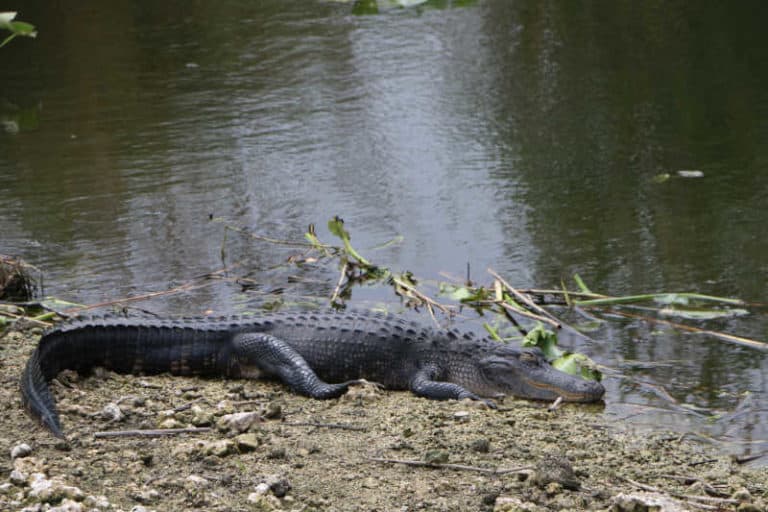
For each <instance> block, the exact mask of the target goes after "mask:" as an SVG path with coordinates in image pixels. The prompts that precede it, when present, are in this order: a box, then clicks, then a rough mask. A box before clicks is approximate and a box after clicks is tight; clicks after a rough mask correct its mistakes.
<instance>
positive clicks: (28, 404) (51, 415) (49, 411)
mask: <svg viewBox="0 0 768 512" xmlns="http://www.w3.org/2000/svg"><path fill="white" fill-rule="evenodd" d="M21 400H22V402H23V404H24V408H25V409H26V410H27V412H28V413H29V414H30V415H31V416H32V417H33V418H35V419H37V420H38V421H39V422H40V424H41V425H43V426H44V427H45V428H47V429H48V430H50V431H51V433H52V434H53V435H55V436H56V437H58V438H61V439H64V432H62V430H61V423H60V422H59V414H58V412H56V404H55V403H54V401H53V396H52V395H51V390H50V389H49V388H48V381H47V380H46V379H45V377H44V376H43V371H42V369H41V367H40V354H39V349H36V350H35V352H34V353H33V354H32V357H30V358H29V361H27V367H26V368H25V369H24V373H22V375H21Z"/></svg>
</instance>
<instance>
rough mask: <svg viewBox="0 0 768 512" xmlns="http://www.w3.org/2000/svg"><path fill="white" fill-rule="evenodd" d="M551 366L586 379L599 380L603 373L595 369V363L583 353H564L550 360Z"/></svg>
mask: <svg viewBox="0 0 768 512" xmlns="http://www.w3.org/2000/svg"><path fill="white" fill-rule="evenodd" d="M552 366H554V367H555V368H557V369H558V370H560V371H561V372H565V373H567V374H569V375H574V376H576V377H581V378H582V379H586V380H594V381H598V382H599V381H600V380H602V378H603V374H602V373H600V370H598V369H597V365H596V364H595V363H594V361H592V360H591V359H590V358H588V357H587V356H585V355H584V354H570V353H567V352H566V353H565V354H564V355H563V356H562V357H559V358H558V359H555V360H554V361H552Z"/></svg>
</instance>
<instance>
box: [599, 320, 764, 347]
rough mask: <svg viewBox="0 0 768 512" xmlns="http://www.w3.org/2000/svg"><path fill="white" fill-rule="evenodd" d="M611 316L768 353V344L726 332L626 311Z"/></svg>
mask: <svg viewBox="0 0 768 512" xmlns="http://www.w3.org/2000/svg"><path fill="white" fill-rule="evenodd" d="M610 314H611V315H619V316H623V317H626V318H635V319H638V320H644V321H646V322H650V323H654V324H664V325H668V326H670V327H673V328H675V329H680V330H681V331H688V332H693V333H696V334H706V335H709V336H714V337H716V338H720V339H721V340H724V341H727V342H730V343H734V344H736V345H742V346H745V347H751V348H754V349H757V350H762V351H768V343H766V342H764V341H758V340H751V339H749V338H742V337H741V336H735V335H733V334H728V333H725V332H718V331H710V330H708V329H699V328H698V327H692V326H690V325H685V324H679V323H677V322H671V321H669V320H663V319H661V318H653V317H649V316H643V315H635V314H634V313H627V312H624V311H611V312H610Z"/></svg>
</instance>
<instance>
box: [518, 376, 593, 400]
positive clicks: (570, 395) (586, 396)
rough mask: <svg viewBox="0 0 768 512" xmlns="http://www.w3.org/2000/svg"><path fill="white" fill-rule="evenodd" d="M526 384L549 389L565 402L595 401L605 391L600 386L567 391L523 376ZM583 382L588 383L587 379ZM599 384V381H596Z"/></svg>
mask: <svg viewBox="0 0 768 512" xmlns="http://www.w3.org/2000/svg"><path fill="white" fill-rule="evenodd" d="M523 380H524V381H525V383H526V384H528V385H529V386H531V387H533V388H536V389H543V390H546V391H549V392H550V393H553V394H554V395H556V396H561V397H563V400H565V401H566V402H596V401H598V400H600V398H602V396H603V394H604V393H605V389H602V386H600V388H601V391H599V392H597V391H594V392H592V391H582V392H579V391H568V390H566V389H563V388H561V387H557V386H553V385H551V384H547V383H546V382H541V381H537V380H532V379H528V378H525V377H524V378H523ZM584 382H585V383H589V381H584ZM596 384H599V383H596Z"/></svg>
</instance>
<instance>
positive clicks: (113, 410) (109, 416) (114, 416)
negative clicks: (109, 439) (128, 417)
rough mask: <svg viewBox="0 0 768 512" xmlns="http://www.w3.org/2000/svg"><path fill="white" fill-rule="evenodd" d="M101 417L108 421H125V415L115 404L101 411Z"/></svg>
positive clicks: (111, 403)
mask: <svg viewBox="0 0 768 512" xmlns="http://www.w3.org/2000/svg"><path fill="white" fill-rule="evenodd" d="M100 414H101V417H102V418H103V419H105V420H107V421H123V419H125V414H123V411H122V409H120V406H119V405H117V404H116V403H114V402H110V403H108V404H107V405H105V406H104V408H103V409H102V410H101V413H100Z"/></svg>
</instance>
